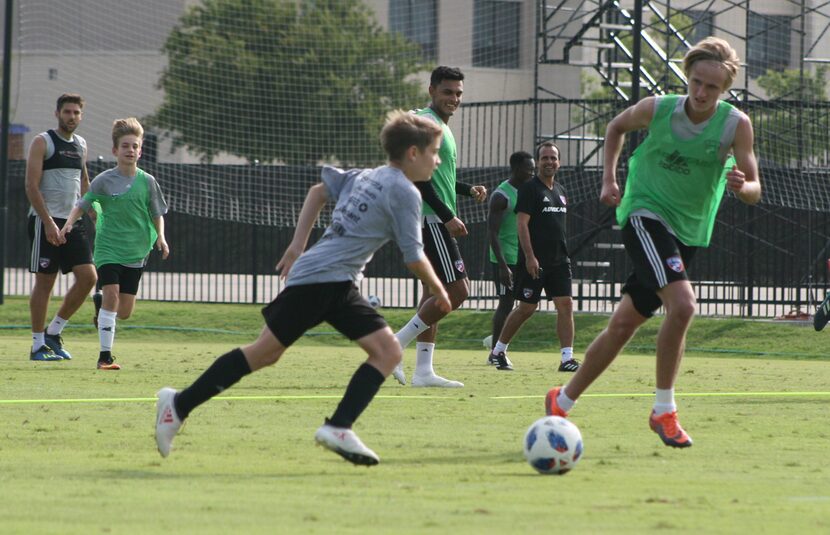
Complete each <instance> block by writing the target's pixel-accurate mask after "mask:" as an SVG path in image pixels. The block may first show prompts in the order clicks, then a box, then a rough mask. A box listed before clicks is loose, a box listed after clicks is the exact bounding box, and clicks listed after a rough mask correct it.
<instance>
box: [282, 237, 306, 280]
mask: <svg viewBox="0 0 830 535" xmlns="http://www.w3.org/2000/svg"><path fill="white" fill-rule="evenodd" d="M301 254H303V252H302V251H299V250H297V248H296V247H292V246H291V245H289V246H288V249H286V250H285V252H284V253H283V254H282V258H280V261H279V262H277V265H276V268H275V269H276V270H277V273H278V274H279V276H280V278H281V279H285V278H286V277H288V272H289V271H291V266H293V265H294V262H295V261H296V260H297V259H298V258H299V257H300V255H301Z"/></svg>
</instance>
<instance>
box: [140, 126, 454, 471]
mask: <svg viewBox="0 0 830 535" xmlns="http://www.w3.org/2000/svg"><path fill="white" fill-rule="evenodd" d="M380 138H381V143H382V145H383V148H384V150H385V151H386V153H387V155H388V156H389V164H388V165H386V166H383V167H378V168H377V169H362V170H351V171H346V172H344V171H341V170H339V169H335V168H333V167H325V168H323V172H322V182H320V183H318V184H316V185H314V186H312V187H311V189H310V190H309V192H308V195H307V196H306V199H305V202H304V203H303V208H302V210H301V211H300V216H299V220H298V221H297V227H296V229H295V231H294V238H293V240H292V241H291V244H290V245H289V246H288V249H287V250H286V251H285V254H284V255H283V257H282V259H280V261H279V262H278V263H277V269H278V270H280V273H281V275H282V276H283V277H286V278H287V281H286V287H285V289H283V291H282V292H280V294H279V295H278V296H277V297H276V298H275V299H274V300H273V301H272V302H271V304H269V305H268V306H267V307H265V308H264V309H263V311H262V315H263V316H264V318H265V326H266V328H265V329H263V330H262V333H261V334H260V336H259V338H258V339H257V340H256V341H255V342H253V343H251V344H249V345H246V346H243V347H241V348H237V349H234V350H233V351H230V352H228V353H226V354H224V355H222V356H221V357H219V358H218V359H216V361H215V362H214V363H213V364H212V365H211V366H210V367H209V368H208V369H207V370H206V371H205V372H204V373H203V374H202V375H201V376H200V377H199V378H198V379H197V380H196V381H195V382H194V383H193V384H192V385H190V386H189V387H188V388H186V389H185V390H182V391H181V392H177V391H176V390H174V389H172V388H162V389H161V390H160V391H159V392H158V402H157V404H156V411H157V414H156V446H157V447H158V450H159V453H161V455H162V457H167V455H169V453H170V449H171V447H172V443H173V438H174V437H175V436H176V433H178V431H179V429H180V428H181V425H182V422H183V421H184V419H185V418H187V417H188V415H189V414H190V412H191V411H192V410H193V409H195V408H196V407H197V406H199V405H201V404H202V403H204V402H206V401H207V400H209V399H210V398H212V397H213V396H215V395H217V394H219V393H220V392H223V391H224V390H226V389H227V388H229V387H231V386H232V385H234V384H235V383H236V382H237V381H239V380H240V379H242V377H244V376H245V375H248V374H249V373H251V372H253V371H256V370H259V369H262V368H264V367H265V366H268V365H271V364H274V363H275V362H277V361H278V360H279V358H280V357H281V356H282V354H283V353H284V352H285V350H286V349H287V348H288V347H289V346H290V345H291V344H293V343H294V342H295V341H296V340H297V339H298V338H300V337H301V336H302V335H303V334H304V333H305V332H306V331H307V330H309V329H311V328H312V327H314V326H315V325H317V324H319V323H321V322H323V321H325V322H328V323H329V324H331V325H332V326H333V327H334V328H335V329H337V330H338V331H340V332H341V333H342V334H344V335H345V336H346V337H348V338H349V339H350V340H355V341H356V342H357V344H358V345H359V346H360V347H361V348H363V350H364V351H366V353H367V354H368V358H367V360H366V362H364V363H363V364H362V365H361V366H360V367H359V368H358V369H357V371H356V372H355V373H354V375H353V376H352V378H351V381H350V382H349V385H348V386H347V388H346V393H345V394H344V395H343V398H342V400H341V401H340V404H339V405H338V406H337V409H336V410H335V412H334V414H333V415H332V416H331V418H326V420H325V423H324V424H323V425H322V426H321V427H320V428H319V429H317V432H316V433H315V435H314V439H315V440H316V441H317V442H318V443H319V444H321V445H322V446H324V447H326V448H328V449H330V450H332V451H334V452H336V453H337V454H339V455H341V456H342V457H343V458H344V459H346V460H348V461H349V462H352V463H354V464H361V465H375V464H377V463H378V462H379V461H380V459H379V458H378V456H377V454H375V452H373V451H372V450H371V449H369V448H368V447H366V446H365V445H364V444H363V442H361V440H360V438H358V436H357V435H356V434H355V433H354V431H352V429H351V427H352V424H353V423H354V422H355V420H357V418H358V417H359V416H360V414H361V413H362V412H363V410H364V409H365V408H366V407H367V406H368V405H369V403H370V402H371V401H372V399H373V398H374V396H375V394H377V392H378V390H379V389H380V386H381V384H382V383H383V381H384V380H385V379H386V377H387V376H388V375H389V374H390V373H392V370H393V369H394V368H395V366H396V365H397V364H398V363H399V362H400V361H401V353H402V351H401V346H400V344H399V343H398V341H397V339H396V338H395V335H394V333H393V332H392V330H391V329H390V328H389V326H388V325H387V324H386V321H385V320H384V319H383V317H382V316H381V315H380V314H378V312H377V311H376V310H375V309H374V308H372V307H371V306H370V305H369V303H368V302H367V301H366V300H365V299H364V298H363V297H362V296H361V295H360V293H359V292H358V290H357V286H356V285H355V283H356V282H357V281H358V280H359V279H360V277H361V276H362V271H363V268H364V267H365V266H366V264H367V263H368V262H369V261H370V260H371V259H372V256H373V255H374V253H375V251H377V250H378V249H379V248H380V247H381V246H383V244H385V243H386V242H388V241H390V240H392V241H394V242H395V243H396V244H397V245H398V247H399V248H400V250H401V253H402V254H403V259H404V262H405V263H406V266H407V267H408V268H409V269H410V270H411V271H412V272H413V273H414V274H415V275H417V276H418V278H420V279H421V281H423V283H424V285H425V286H427V287H428V288H429V289H430V291H431V292H432V293H433V297H432V298H433V299H435V304H436V305H437V306H438V308H440V309H441V310H443V311H444V312H445V313H447V312H449V311H450V301H449V297H448V296H447V292H446V290H444V287H443V285H442V284H441V281H440V280H439V279H438V277H437V276H436V274H435V272H434V271H433V269H432V266H431V264H430V262H429V261H428V260H427V258H426V255H425V254H424V251H423V244H422V241H421V226H420V221H419V219H420V215H421V196H420V194H419V192H418V190H417V189H416V188H415V186H414V185H413V182H419V181H425V180H429V178H430V177H431V176H432V173H433V171H434V170H435V168H436V166H437V165H438V163H439V162H440V159H439V157H438V150H439V148H440V146H441V128H440V127H439V126H438V125H436V124H435V123H434V122H432V121H429V120H427V119H424V118H422V117H419V116H416V115H412V114H409V113H406V112H403V111H401V110H398V111H395V112H392V113H390V114H389V116H388V117H387V120H386V124H385V125H384V127H383V130H382V131H381V135H380ZM328 200H334V201H336V205H335V208H334V212H333V213H332V222H331V225H329V227H328V228H327V229H326V231H325V233H324V234H323V236H322V238H320V240H319V241H318V242H317V243H316V244H314V246H313V247H311V249H309V250H308V251H307V252H305V253H304V252H303V251H304V249H305V247H306V244H307V242H308V237H309V235H310V233H311V229H312V227H313V226H314V222H315V221H316V220H317V217H318V215H319V214H320V211H321V210H322V208H323V206H325V204H326V202H327V201H328Z"/></svg>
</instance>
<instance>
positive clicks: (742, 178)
mask: <svg viewBox="0 0 830 535" xmlns="http://www.w3.org/2000/svg"><path fill="white" fill-rule="evenodd" d="M745 182H746V175H745V174H744V173H743V171H741V170H740V169H738V166H737V165H733V166H732V169H730V170H729V171H728V172H727V173H726V187H727V188H729V191H731V192H733V193H740V191H741V190H742V189H743V187H744V183H745Z"/></svg>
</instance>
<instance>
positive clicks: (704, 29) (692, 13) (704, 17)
mask: <svg viewBox="0 0 830 535" xmlns="http://www.w3.org/2000/svg"><path fill="white" fill-rule="evenodd" d="M682 13H683V14H684V15H686V16H687V17H689V22H690V23H691V25H692V26H691V28H689V29H688V30H686V35H685V37H686V41H688V42H689V44H691V45H694V44H695V43H697V42H699V41H702V40H703V39H705V38H707V37H710V36H712V35H714V33H715V14H714V13H712V12H711V11H703V10H698V9H686V10H683V12H682Z"/></svg>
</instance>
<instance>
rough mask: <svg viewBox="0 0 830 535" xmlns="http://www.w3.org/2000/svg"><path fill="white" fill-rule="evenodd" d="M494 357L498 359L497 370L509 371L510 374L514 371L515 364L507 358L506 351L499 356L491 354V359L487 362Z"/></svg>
mask: <svg viewBox="0 0 830 535" xmlns="http://www.w3.org/2000/svg"><path fill="white" fill-rule="evenodd" d="M492 357H495V358H496V369H497V370H502V371H508V372H512V371H513V363H512V362H510V359H509V358H507V355H506V354H505V353H504V351H502V352H500V353H499V354H498V355H493V353H490V357H488V358H487V360H488V361H489V360H490V358H492Z"/></svg>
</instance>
